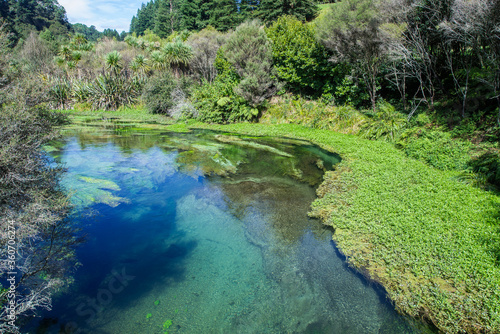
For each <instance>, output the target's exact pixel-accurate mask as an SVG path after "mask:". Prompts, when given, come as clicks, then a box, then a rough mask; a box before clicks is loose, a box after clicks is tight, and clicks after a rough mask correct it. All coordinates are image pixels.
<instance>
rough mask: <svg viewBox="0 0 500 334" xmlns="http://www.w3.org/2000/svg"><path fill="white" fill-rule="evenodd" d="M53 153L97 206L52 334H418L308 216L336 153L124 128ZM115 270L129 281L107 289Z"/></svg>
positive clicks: (84, 203)
mask: <svg viewBox="0 0 500 334" xmlns="http://www.w3.org/2000/svg"><path fill="white" fill-rule="evenodd" d="M52 154H54V156H55V157H56V159H60V161H61V162H63V163H65V164H66V166H67V168H68V173H67V176H66V177H65V179H64V180H63V183H64V185H65V187H66V189H67V190H68V191H69V192H73V193H74V196H73V201H74V204H75V205H76V206H77V207H78V208H79V209H80V210H86V209H89V208H91V209H92V210H95V211H96V212H97V213H96V214H95V215H93V216H91V217H90V218H84V219H82V221H81V224H82V226H84V232H85V233H86V234H87V235H88V240H87V243H86V244H85V245H84V246H82V247H81V248H80V249H79V250H78V257H79V260H80V261H81V263H82V266H81V268H80V269H78V271H77V272H76V274H75V284H74V286H73V287H72V288H70V289H69V290H68V291H66V293H64V294H62V295H61V296H60V297H59V298H58V299H57V300H56V301H55V304H54V310H53V311H51V312H48V313H46V314H45V315H44V317H46V318H49V317H50V318H57V319H58V325H57V326H52V327H50V328H48V329H47V332H48V333H52V332H53V333H55V332H56V330H58V329H59V328H61V327H65V326H69V324H71V326H73V327H72V328H79V329H81V330H82V331H83V332H89V333H91V332H95V331H96V330H97V329H99V330H101V331H105V332H109V333H159V332H162V333H165V332H168V333H201V332H207V333H212V332H225V333H229V332H233V333H242V332H245V333H278V332H311V333H312V332H323V333H326V332H328V333H413V332H415V329H414V328H412V326H411V325H409V324H408V323H407V321H406V320H405V319H404V318H402V317H401V316H399V315H398V314H397V313H396V312H395V311H394V309H393V307H392V306H391V305H390V303H389V302H387V301H386V300H385V297H384V294H383V292H382V291H380V290H378V288H377V287H376V286H373V285H371V284H370V283H368V282H367V281H366V280H364V279H363V278H362V277H361V276H360V275H358V274H356V273H355V272H354V271H352V270H351V269H349V268H348V267H347V265H346V263H345V262H344V260H343V259H342V258H341V256H340V254H339V253H338V252H337V250H336V248H335V247H334V245H333V243H332V242H331V232H330V231H329V230H326V229H324V228H323V226H322V225H321V224H320V222H319V221H317V220H313V219H310V218H309V217H308V216H307V212H308V211H309V206H310V204H311V202H312V201H313V200H314V198H315V196H316V195H315V187H316V186H317V185H319V183H320V182H321V180H322V175H323V173H324V171H325V170H332V169H333V168H334V165H335V164H336V163H337V162H338V161H340V158H339V157H338V156H336V155H334V154H331V153H328V152H326V151H324V150H322V149H320V148H319V147H315V146H313V145H311V144H310V143H308V142H303V141H298V140H288V139H283V138H258V137H245V136H235V135H233V134H224V133H215V132H209V131H194V132H192V133H187V134H178V133H167V132H165V130H162V129H156V130H155V129H145V128H143V129H141V128H140V127H139V128H135V129H128V130H127V128H126V127H125V128H124V127H119V126H112V127H107V128H106V127H97V126H85V127H81V128H74V129H73V130H71V132H67V133H66V139H65V144H64V146H61V148H60V149H59V150H55V151H53V152H52ZM116 273H123V274H124V275H126V276H125V277H130V280H129V281H127V282H126V283H127V284H126V285H124V286H122V288H123V289H122V290H121V291H120V292H117V293H113V292H110V293H109V296H108V295H105V293H104V292H102V291H111V289H110V288H109V287H110V286H111V285H110V284H111V283H110V282H112V281H113V279H114V278H115V277H116ZM123 274H122V275H123ZM131 277H133V278H131ZM104 296H105V297H109V298H105V297H104ZM56 327H57V328H56ZM32 328H33V330H32V331H33V332H34V331H35V330H36V329H35V328H36V324H35V325H33V327H32ZM417 332H418V331H417Z"/></svg>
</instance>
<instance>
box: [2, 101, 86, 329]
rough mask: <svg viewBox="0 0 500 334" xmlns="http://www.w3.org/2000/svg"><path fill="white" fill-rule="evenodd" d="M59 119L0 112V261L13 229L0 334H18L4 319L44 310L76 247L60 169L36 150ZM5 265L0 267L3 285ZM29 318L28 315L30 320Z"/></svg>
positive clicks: (41, 112) (36, 112) (16, 110)
mask: <svg viewBox="0 0 500 334" xmlns="http://www.w3.org/2000/svg"><path fill="white" fill-rule="evenodd" d="M62 121H64V117H62V116H61V115H60V114H57V113H53V112H50V111H48V110H45V109H41V108H25V107H22V106H19V105H9V106H8V107H0V217H1V219H0V229H1V230H2V231H3V235H2V238H1V239H0V256H1V257H2V259H8V258H9V257H8V254H7V251H8V248H7V241H8V238H7V231H9V230H11V229H15V238H16V245H15V247H16V263H17V264H18V265H17V267H16V271H18V275H16V282H15V283H16V305H15V309H14V310H13V312H14V313H13V314H11V313H10V312H9V311H8V310H7V308H5V307H4V306H5V302H6V301H7V294H8V293H9V290H8V289H3V288H2V285H1V284H0V332H1V333H18V331H17V328H16V326H15V325H11V324H9V322H10V323H14V321H11V320H12V319H9V316H10V315H13V316H14V319H15V318H18V319H19V321H17V324H19V323H22V322H23V321H24V320H23V319H22V318H21V317H22V316H24V315H25V314H27V313H32V312H33V311H36V309H38V308H45V309H50V306H51V295H52V293H54V292H55V291H56V290H57V289H58V288H59V287H61V286H62V285H64V284H65V283H68V282H69V281H70V280H71V277H70V276H69V273H70V272H71V269H72V268H74V267H75V265H76V258H75V257H74V252H73V247H74V246H75V244H76V243H77V242H78V241H77V239H76V238H75V234H74V229H72V227H71V225H70V223H69V220H67V219H66V218H67V217H68V214H69V210H70V207H69V202H68V200H67V197H66V195H65V194H64V192H63V191H62V189H61V187H60V186H59V179H60V177H61V173H62V172H63V169H62V168H60V167H57V166H55V165H54V163H53V162H51V161H49V160H48V159H47V155H46V154H45V153H44V152H43V150H42V145H43V144H46V143H48V142H49V141H50V140H52V139H54V138H55V137H56V135H57V133H56V132H55V131H54V126H55V125H60V124H61V122H62ZM9 271H12V270H9V263H8V261H2V263H1V264H0V279H1V282H2V283H5V282H6V279H7V277H8V276H10V275H8V274H7V273H8V272H9ZM30 316H31V315H30Z"/></svg>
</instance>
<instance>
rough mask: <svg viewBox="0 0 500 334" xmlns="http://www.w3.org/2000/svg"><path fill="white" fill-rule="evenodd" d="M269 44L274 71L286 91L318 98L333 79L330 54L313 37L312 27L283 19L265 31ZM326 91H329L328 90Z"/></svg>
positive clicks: (291, 17) (285, 17)
mask: <svg viewBox="0 0 500 334" xmlns="http://www.w3.org/2000/svg"><path fill="white" fill-rule="evenodd" d="M266 33H267V37H268V38H269V39H270V40H271V41H272V44H271V48H272V53H273V62H274V68H275V69H276V72H277V75H278V77H279V78H280V79H281V80H283V81H285V82H286V84H287V88H288V89H290V90H292V91H294V92H298V93H303V94H308V95H321V94H322V93H324V89H325V88H327V87H325V85H327V84H328V82H329V81H331V80H333V79H334V78H333V77H332V76H333V71H334V65H333V64H332V63H331V62H329V61H328V59H329V58H330V57H331V55H330V54H329V53H328V51H327V50H326V48H325V47H324V46H323V45H321V44H320V43H319V42H318V41H317V39H316V37H315V31H314V26H313V25H308V24H304V23H302V22H300V21H299V20H298V19H297V18H295V17H293V16H283V17H281V18H279V19H278V20H277V21H275V22H274V23H273V24H272V25H271V27H269V28H267V29H266ZM327 90H328V89H327Z"/></svg>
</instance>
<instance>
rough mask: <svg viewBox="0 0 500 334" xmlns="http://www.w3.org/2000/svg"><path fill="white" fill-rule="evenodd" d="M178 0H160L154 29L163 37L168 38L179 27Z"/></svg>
mask: <svg viewBox="0 0 500 334" xmlns="http://www.w3.org/2000/svg"><path fill="white" fill-rule="evenodd" d="M178 6H179V5H178V1H177V0H160V1H159V4H158V9H157V11H156V16H155V25H154V31H155V33H156V34H157V35H158V36H160V37H161V38H167V37H168V36H169V35H170V34H172V33H173V32H174V31H175V30H178V28H179V8H178Z"/></svg>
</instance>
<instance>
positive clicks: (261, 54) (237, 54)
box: [224, 20, 277, 107]
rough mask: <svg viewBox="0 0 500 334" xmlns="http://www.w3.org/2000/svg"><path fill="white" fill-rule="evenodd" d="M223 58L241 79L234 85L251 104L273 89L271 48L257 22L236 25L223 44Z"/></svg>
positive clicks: (275, 85) (264, 97)
mask: <svg viewBox="0 0 500 334" xmlns="http://www.w3.org/2000/svg"><path fill="white" fill-rule="evenodd" d="M224 50H225V57H226V59H227V60H228V62H229V63H231V64H232V65H233V66H234V68H235V70H236V72H237V73H238V75H239V76H240V78H241V80H240V82H239V83H238V86H237V87H236V88H235V89H236V92H237V93H238V95H240V96H241V97H243V98H244V99H245V100H246V101H248V102H249V104H250V105H252V106H253V107H257V106H258V105H260V104H262V103H263V102H264V101H265V99H267V98H268V97H271V96H272V94H273V93H274V92H275V91H276V88H277V83H276V80H275V78H274V75H273V73H274V70H273V68H272V51H271V45H270V42H269V40H268V39H267V37H266V33H265V31H264V29H263V27H262V26H261V23H260V21H257V20H254V21H251V22H246V23H243V24H241V25H240V26H238V28H237V29H236V31H235V32H234V34H232V35H231V36H230V37H229V39H228V41H227V44H226V45H225V47H224Z"/></svg>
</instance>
